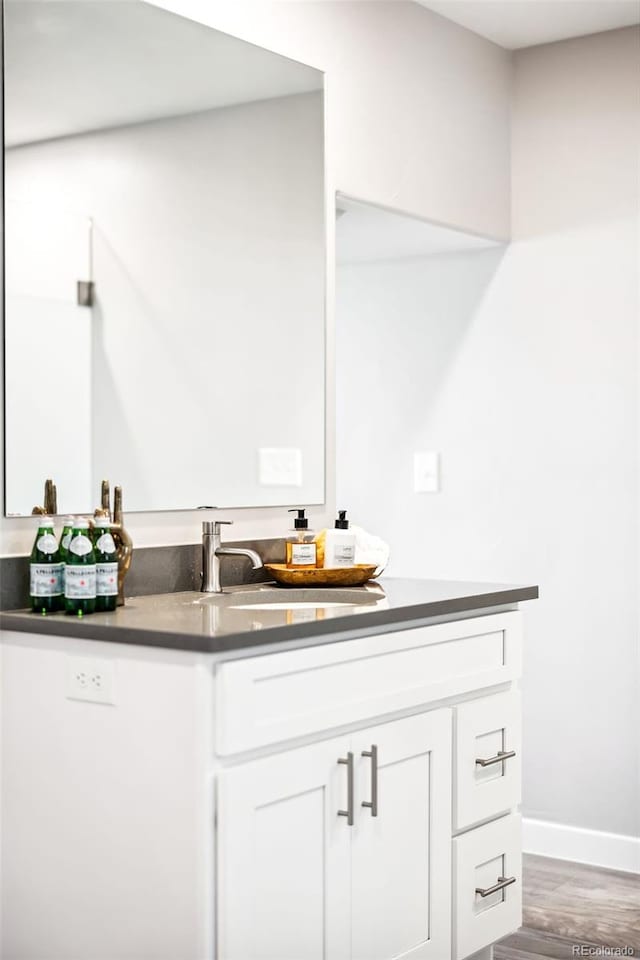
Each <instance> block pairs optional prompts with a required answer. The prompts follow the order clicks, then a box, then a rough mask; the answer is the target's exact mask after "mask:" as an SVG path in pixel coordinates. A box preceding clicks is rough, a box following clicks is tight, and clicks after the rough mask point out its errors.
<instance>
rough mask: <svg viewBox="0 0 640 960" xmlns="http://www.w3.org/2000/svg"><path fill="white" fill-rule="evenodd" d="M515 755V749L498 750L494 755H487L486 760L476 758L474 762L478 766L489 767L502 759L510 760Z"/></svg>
mask: <svg viewBox="0 0 640 960" xmlns="http://www.w3.org/2000/svg"><path fill="white" fill-rule="evenodd" d="M515 755H516V752H515V750H498V752H497V753H496V755H495V757H489V758H488V759H487V760H481V759H480V758H478V759H477V760H476V763H477V764H478V766H479V767H490V766H491V764H492V763H502V761H503V760H510V759H511V757H515Z"/></svg>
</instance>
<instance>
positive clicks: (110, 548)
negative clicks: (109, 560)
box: [96, 533, 116, 553]
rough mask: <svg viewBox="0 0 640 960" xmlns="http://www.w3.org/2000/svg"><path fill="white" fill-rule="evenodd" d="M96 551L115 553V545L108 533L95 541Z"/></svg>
mask: <svg viewBox="0 0 640 960" xmlns="http://www.w3.org/2000/svg"><path fill="white" fill-rule="evenodd" d="M96 550H99V551H100V553H115V552H116V545H115V542H114V539H113V537H112V536H111V534H110V533H103V534H102V536H101V537H99V538H98V540H97V541H96Z"/></svg>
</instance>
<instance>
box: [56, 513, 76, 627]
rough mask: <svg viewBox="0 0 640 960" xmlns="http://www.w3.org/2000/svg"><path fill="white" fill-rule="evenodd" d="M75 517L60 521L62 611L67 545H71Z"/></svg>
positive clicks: (62, 605) (67, 553)
mask: <svg viewBox="0 0 640 960" xmlns="http://www.w3.org/2000/svg"><path fill="white" fill-rule="evenodd" d="M75 519H76V518H75V517H65V518H64V520H63V521H62V533H61V534H60V560H61V561H62V604H61V607H62V609H63V610H64V572H65V570H66V565H67V557H68V555H69V544H70V543H71V534H72V533H73V524H74V522H75Z"/></svg>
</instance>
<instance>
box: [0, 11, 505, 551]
mask: <svg viewBox="0 0 640 960" xmlns="http://www.w3.org/2000/svg"><path fill="white" fill-rule="evenodd" d="M156 2H157V5H158V6H161V7H164V8H166V9H169V10H175V12H177V13H181V14H186V15H188V16H190V17H192V18H193V19H195V20H199V21H201V22H203V23H207V24H209V25H210V26H213V27H216V28H218V29H221V30H223V31H227V32H229V33H231V34H235V35H237V36H240V37H244V38H245V39H247V40H249V41H251V42H253V43H257V44H259V45H262V46H264V47H267V48H269V49H272V50H275V51H276V52H279V53H282V54H284V55H286V56H289V57H292V58H293V59H297V60H300V61H302V62H304V63H308V64H310V65H311V66H315V67H318V68H319V69H322V70H325V71H326V74H327V77H326V83H327V113H328V115H327V145H326V149H327V177H328V190H327V210H326V214H327V229H328V247H327V262H328V265H329V279H328V289H327V304H328V318H327V322H328V326H327V355H328V357H329V358H330V363H329V365H328V369H327V407H326V413H327V430H326V490H327V507H326V509H325V508H319V509H316V510H313V511H312V512H311V515H312V516H313V517H314V523H315V524H316V526H317V525H318V524H321V523H323V522H325V521H328V520H329V519H330V517H331V516H332V514H333V508H334V474H335V470H334V447H335V442H334V427H333V421H334V399H333V394H334V376H333V363H332V361H331V358H332V357H333V273H332V269H333V267H332V265H333V225H334V214H333V194H334V191H335V190H341V191H342V192H344V193H347V194H350V195H351V196H356V197H358V196H361V197H364V198H365V199H368V200H372V201H375V202H378V203H381V204H383V205H387V206H391V207H396V208H398V209H405V210H408V211H411V212H413V213H415V214H419V215H422V216H425V217H430V218H432V219H435V220H442V221H444V222H447V223H450V224H451V225H453V226H459V227H463V228H467V229H471V230H475V231H478V232H480V233H486V234H489V235H492V236H499V237H506V236H507V235H508V231H509V209H510V207H509V175H510V168H509V122H510V121H509V105H510V82H511V56H510V54H509V53H508V52H506V51H505V50H502V49H501V48H500V47H497V46H496V45H494V44H492V43H490V42H489V41H487V40H484V39H482V38H480V37H478V36H476V35H474V34H473V33H471V32H470V31H467V30H465V29H463V28H462V27H459V26H457V25H456V24H453V23H451V22H450V21H448V20H446V19H444V18H442V17H439V16H437V15H436V14H433V13H432V12H431V11H429V10H426V9H425V8H423V7H420V6H419V5H418V4H415V3H411V2H404V0H400V2H395V0H383V2H379V0H329V2H327V0H311V2H305V3H297V2H296V0H267V2H262V0H257V2H256V0H242V2H241V3H239V2H237V0H156ZM125 510H126V501H125ZM221 516H224V517H233V518H234V519H235V526H234V527H233V529H232V535H233V536H234V537H237V538H243V537H245V538H249V537H254V536H278V535H281V533H282V528H283V519H282V511H281V510H279V509H263V510H242V511H238V510H235V511H233V512H232V513H224V514H221ZM201 519H202V518H201V516H200V515H198V514H195V513H190V512H186V513H175V512H173V513H170V512H169V513H158V514H146V515H142V514H138V515H133V514H131V513H129V515H128V517H127V525H128V528H129V529H130V531H131V533H132V535H133V537H134V541H135V543H136V544H137V545H138V546H143V545H151V544H160V543H185V542H195V541H196V540H197V539H198V536H199V530H200V521H201ZM32 538H33V536H32V522H31V521H29V520H12V521H5V522H4V523H3V529H2V534H1V537H0V552H2V553H4V554H8V553H24V552H26V551H27V550H28V549H29V548H30V546H31V541H32Z"/></svg>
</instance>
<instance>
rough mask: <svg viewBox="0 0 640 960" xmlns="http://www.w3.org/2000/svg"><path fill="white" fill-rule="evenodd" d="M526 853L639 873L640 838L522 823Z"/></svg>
mask: <svg viewBox="0 0 640 960" xmlns="http://www.w3.org/2000/svg"><path fill="white" fill-rule="evenodd" d="M522 841H523V843H522V846H523V850H524V852H525V853H537V854H539V855H540V856H543V857H554V858H555V859H557V860H573V861H575V862H576V863H590V864H593V865H594V866H597V867H606V868H608V869H609V870H624V871H626V872H628V873H640V837H625V836H624V835H623V834H620V833H604V832H603V831H600V830H586V829H584V828H582V827H569V826H566V825H565V824H562V823H550V822H548V821H546V820H531V819H529V818H528V817H525V818H524V819H523V821H522Z"/></svg>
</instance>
